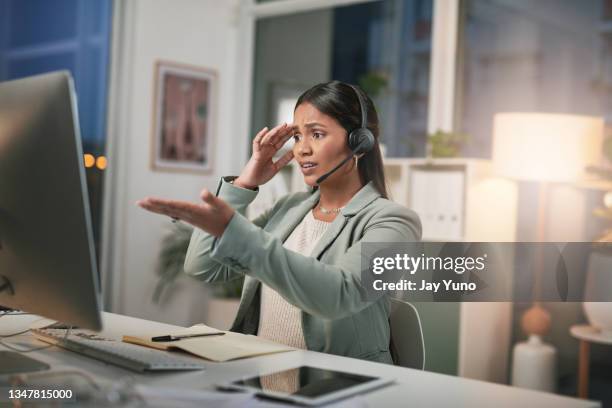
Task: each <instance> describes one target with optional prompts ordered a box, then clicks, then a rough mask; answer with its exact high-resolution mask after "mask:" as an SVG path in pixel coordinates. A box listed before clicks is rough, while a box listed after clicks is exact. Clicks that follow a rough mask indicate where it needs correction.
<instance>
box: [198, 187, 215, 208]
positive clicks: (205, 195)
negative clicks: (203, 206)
mask: <svg viewBox="0 0 612 408" xmlns="http://www.w3.org/2000/svg"><path fill="white" fill-rule="evenodd" d="M200 198H201V199H202V201H204V202H205V203H208V204H212V203H214V202H215V199H216V198H217V197H216V196H215V195H214V194H213V193H211V192H210V191H209V190H208V189H206V188H205V189H203V190H202V192H201V193H200Z"/></svg>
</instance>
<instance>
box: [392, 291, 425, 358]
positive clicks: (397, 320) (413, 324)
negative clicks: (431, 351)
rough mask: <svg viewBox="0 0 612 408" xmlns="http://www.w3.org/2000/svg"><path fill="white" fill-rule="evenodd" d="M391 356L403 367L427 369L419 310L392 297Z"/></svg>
mask: <svg viewBox="0 0 612 408" xmlns="http://www.w3.org/2000/svg"><path fill="white" fill-rule="evenodd" d="M389 324H390V326H391V345H390V346H391V356H392V358H393V363H394V364H395V365H399V366H402V367H408V368H416V369H419V370H424V369H425V341H424V340H423V327H422V326H421V319H420V317H419V312H418V311H417V309H416V308H415V307H414V306H413V305H412V304H410V303H408V302H404V301H402V300H398V299H393V298H392V299H391V313H390V315H389Z"/></svg>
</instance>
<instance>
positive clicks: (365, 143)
mask: <svg viewBox="0 0 612 408" xmlns="http://www.w3.org/2000/svg"><path fill="white" fill-rule="evenodd" d="M347 85H348V86H350V87H351V88H352V89H353V91H355V94H356V95H357V99H358V100H359V109H360V111H361V127H359V128H357V129H354V130H353V131H351V133H350V134H349V137H348V146H349V148H350V149H351V154H350V155H348V156H347V157H346V159H344V160H342V161H341V162H340V164H338V165H337V166H336V167H334V168H333V169H331V170H330V171H328V172H327V173H325V174H324V175H322V176H321V177H319V178H318V179H317V181H316V183H317V185H320V184H321V183H322V182H323V181H324V180H325V179H326V178H328V177H329V176H331V175H332V174H333V173H334V172H335V171H336V170H338V169H339V168H340V167H342V166H343V165H344V163H346V162H347V161H349V160H351V158H352V157H353V156H356V155H360V154H365V153H367V152H369V151H370V150H372V148H373V147H374V135H373V134H372V132H371V131H370V129H368V128H367V125H368V112H367V107H366V103H365V98H364V97H363V96H362V95H361V93H360V92H359V90H358V89H357V88H356V87H354V86H353V85H351V84H347Z"/></svg>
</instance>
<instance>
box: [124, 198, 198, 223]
mask: <svg viewBox="0 0 612 408" xmlns="http://www.w3.org/2000/svg"><path fill="white" fill-rule="evenodd" d="M136 204H137V205H138V206H140V207H141V208H144V209H145V210H147V211H150V212H153V213H156V214H160V215H166V216H168V217H174V218H178V219H181V220H185V221H187V222H190V221H192V220H194V219H195V218H197V216H198V215H202V212H204V211H205V208H204V207H203V206H199V205H197V204H193V203H189V202H186V201H175V200H164V199H161V198H154V197H148V198H145V199H144V200H140V201H138V202H137V203H136Z"/></svg>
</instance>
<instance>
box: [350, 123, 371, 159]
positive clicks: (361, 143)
mask: <svg viewBox="0 0 612 408" xmlns="http://www.w3.org/2000/svg"><path fill="white" fill-rule="evenodd" d="M348 143H349V148H350V149H351V150H352V151H353V154H364V153H367V152H369V151H370V150H372V148H373V147H374V135H373V134H372V132H371V131H370V129H367V128H358V129H355V130H353V131H352V132H351V134H350V135H349V139H348Z"/></svg>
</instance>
